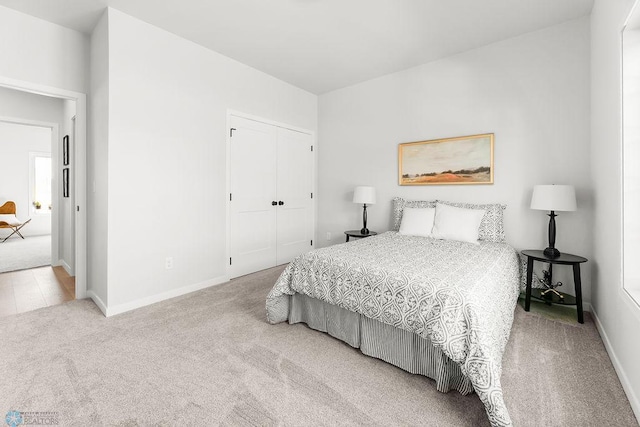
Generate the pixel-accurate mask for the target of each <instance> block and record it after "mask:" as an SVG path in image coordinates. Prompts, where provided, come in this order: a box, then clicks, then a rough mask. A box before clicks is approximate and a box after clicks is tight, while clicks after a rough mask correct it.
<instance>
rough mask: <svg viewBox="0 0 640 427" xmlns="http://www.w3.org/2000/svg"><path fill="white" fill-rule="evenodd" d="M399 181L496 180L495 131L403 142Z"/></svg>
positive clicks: (413, 182)
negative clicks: (494, 172)
mask: <svg viewBox="0 0 640 427" xmlns="http://www.w3.org/2000/svg"><path fill="white" fill-rule="evenodd" d="M398 184H400V185H440V184H493V134H492V133H485V134H481V135H471V136H459V137H456V138H445V139H433V140H430V141H418V142H405V143H402V144H399V145H398Z"/></svg>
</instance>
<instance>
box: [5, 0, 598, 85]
mask: <svg viewBox="0 0 640 427" xmlns="http://www.w3.org/2000/svg"><path fill="white" fill-rule="evenodd" d="M0 5H3V6H6V7H9V8H12V9H15V10H19V11H22V12H25V13H28V14H30V15H34V16H37V17H39V18H42V19H45V20H47V21H50V22H54V23H57V24H60V25H62V26H65V27H69V28H72V29H75V30H78V31H81V32H83V33H85V34H90V33H91V31H92V29H93V27H94V26H95V24H96V22H97V20H98V18H99V16H100V15H101V13H102V12H103V10H104V9H105V7H107V6H111V7H113V8H115V9H118V10H120V11H122V12H124V13H126V14H129V15H131V16H134V17H136V18H138V19H140V20H142V21H146V22H148V23H150V24H153V25H155V26H158V27H161V28H164V29H166V30H168V31H170V32H172V33H174V34H177V35H179V36H181V37H183V38H186V39H189V40H192V41H194V42H196V43H198V44H200V45H202V46H205V47H207V48H209V49H212V50H214V51H216V52H219V53H221V54H223V55H226V56H228V57H231V58H233V59H236V60H238V61H240V62H242V63H245V64H247V65H250V66H252V67H254V68H256V69H258V70H261V71H263V72H265V73H268V74H270V75H272V76H274V77H277V78H279V79H281V80H284V81H286V82H288V83H291V84H293V85H295V86H298V87H300V88H302V89H305V90H307V91H309V92H312V93H315V94H322V93H325V92H329V91H332V90H335V89H339V88H342V87H346V86H349V85H352V84H355V83H359V82H362V81H365V80H369V79H372V78H375V77H379V76H383V75H385V74H389V73H392V72H395V71H400V70H404V69H407V68H410V67H413V66H416V65H419V64H423V63H426V62H429V61H433V60H436V59H439V58H443V57H446V56H450V55H453V54H456V53H459V52H463V51H466V50H470V49H474V48H476V47H479V46H483V45H487V44H490V43H493V42H496V41H498V40H503V39H506V38H510V37H514V36H517V35H519V34H523V33H527V32H530V31H535V30H537V29H540V28H544V27H547V26H550V25H554V24H558V23H561V22H565V21H568V20H572V19H575V18H578V17H581V16H585V15H588V14H589V13H590V12H591V8H592V6H593V0H226V1H223V0H0Z"/></svg>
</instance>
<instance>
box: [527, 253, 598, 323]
mask: <svg viewBox="0 0 640 427" xmlns="http://www.w3.org/2000/svg"><path fill="white" fill-rule="evenodd" d="M522 255H524V256H526V257H527V292H526V296H525V299H524V311H529V308H530V306H531V296H532V295H531V294H532V289H531V285H532V283H531V282H532V280H533V262H534V261H541V262H546V263H548V264H551V265H554V264H558V265H571V266H573V283H574V285H575V288H576V297H575V298H573V297H572V296H571V295H567V294H564V293H562V292H558V293H559V294H561V295H562V297H561V298H559V297H554V295H553V294H551V296H550V297H547V296H546V295H545V296H542V295H541V294H540V291H539V290H538V289H536V290H535V295H533V297H534V298H536V299H539V300H541V301H544V302H547V303H553V304H563V305H575V306H576V308H577V309H578V310H577V311H578V322H580V323H584V315H583V312H582V282H581V280H580V264H582V263H583V262H587V259H586V258H583V257H581V256H578V255H572V254H563V253H561V254H560V256H559V257H556V258H549V257H548V256H546V255H545V254H544V252H543V251H539V250H531V249H528V250H526V251H522Z"/></svg>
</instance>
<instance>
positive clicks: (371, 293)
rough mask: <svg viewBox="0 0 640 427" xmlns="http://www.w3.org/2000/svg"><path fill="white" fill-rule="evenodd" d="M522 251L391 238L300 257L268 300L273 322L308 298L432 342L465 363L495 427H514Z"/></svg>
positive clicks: (398, 236) (500, 246) (391, 235)
mask: <svg viewBox="0 0 640 427" xmlns="http://www.w3.org/2000/svg"><path fill="white" fill-rule="evenodd" d="M519 285H520V267H519V258H518V255H517V252H516V251H515V250H514V249H513V248H512V247H511V246H509V245H507V244H505V243H489V242H482V243H480V244H479V245H474V244H470V243H463V242H455V241H445V240H436V239H431V238H425V237H414V236H404V235H401V234H398V233H397V232H387V233H383V234H381V235H378V236H372V237H369V238H366V239H361V240H358V241H355V242H351V243H345V244H341V245H336V246H332V247H328V248H323V249H318V250H314V251H311V252H308V253H306V254H304V255H301V256H299V257H297V258H296V259H294V260H293V261H292V262H291V263H290V264H289V265H288V266H287V268H286V269H285V271H284V272H283V273H282V275H281V276H280V278H279V279H278V281H277V282H276V284H275V286H274V287H273V289H272V290H271V292H270V293H269V295H268V296H267V318H268V320H269V322H270V323H279V322H283V321H285V320H287V316H288V304H289V297H288V296H289V295H292V294H294V293H296V292H297V293H301V294H305V295H308V296H310V297H313V298H316V299H319V300H322V301H325V302H327V303H330V304H334V305H337V306H340V307H342V308H345V309H347V310H351V311H354V312H357V313H360V314H363V315H364V316H367V317H369V318H371V319H376V320H378V321H380V322H383V323H386V324H389V325H393V326H395V327H398V328H401V329H405V330H408V331H411V332H415V333H416V334H418V335H420V336H422V337H428V338H429V339H430V340H431V342H432V343H433V345H435V346H437V347H440V348H442V350H443V352H444V353H445V354H446V355H447V356H448V357H449V358H451V359H452V360H453V361H455V362H456V363H458V364H459V365H460V367H461V369H462V372H463V373H464V374H465V375H467V376H468V377H469V379H470V380H471V382H472V384H473V386H474V389H475V391H476V393H477V394H478V396H479V397H480V399H481V401H482V402H483V403H484V405H485V408H486V411H487V415H488V417H489V420H490V422H491V424H492V425H494V426H509V425H511V419H510V417H509V414H508V412H507V408H506V407H505V404H504V400H503V397H502V388H501V385H500V375H501V371H502V366H501V365H502V354H503V353H504V349H505V346H506V343H507V340H508V339H509V333H510V331H511V325H512V323H513V314H514V308H515V304H516V301H517V299H518V294H519Z"/></svg>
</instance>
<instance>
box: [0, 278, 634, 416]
mask: <svg viewBox="0 0 640 427" xmlns="http://www.w3.org/2000/svg"><path fill="white" fill-rule="evenodd" d="M280 271H281V269H280V268H277V269H271V270H267V271H264V272H260V273H256V274H253V275H249V276H245V277H243V278H240V279H237V280H234V281H232V282H230V283H228V284H224V285H221V286H217V287H214V288H209V289H206V290H203V291H199V292H195V293H192V294H189V295H185V296H182V297H179V298H175V299H172V300H170V301H165V302H162V303H159V304H155V305H153V306H150V307H145V308H142V309H139V310H136V311H134V312H130V313H125V314H122V315H119V316H115V317H112V318H104V317H103V316H102V314H101V313H100V312H99V311H98V309H97V308H96V306H95V305H94V304H93V303H92V302H91V301H87V300H81V301H73V302H69V303H66V304H63V305H60V306H55V307H49V308H44V309H40V310H37V311H34V312H30V313H24V314H19V315H15V316H10V317H7V318H2V319H0V337H2V350H1V354H2V356H1V357H0V372H1V373H2V380H1V381H0V415H1V416H2V417H4V415H5V414H6V413H7V411H9V410H17V411H23V412H24V411H31V412H44V411H54V412H57V416H58V417H59V421H60V423H61V425H77V426H89V425H91V426H93V425H105V426H106V425H120V426H136V425H202V426H210V425H240V426H254V425H260V426H270V425H287V426H301V425H327V426H333V425H367V426H372V425H385V426H387V425H425V426H486V425H488V422H487V419H486V416H485V413H484V408H483V406H482V404H481V403H480V401H479V400H478V398H477V396H476V395H475V394H472V395H470V396H461V395H460V394H458V393H457V392H450V393H447V394H443V393H439V392H437V391H436V390H435V384H434V382H433V381H432V380H429V379H427V378H424V377H420V376H417V375H411V374H408V373H406V372H404V371H402V370H400V369H398V368H395V367H393V366H391V365H388V364H386V363H384V362H382V361H379V360H376V359H372V358H369V357H366V356H363V355H362V354H361V353H360V352H359V351H358V350H355V349H353V348H351V347H349V346H348V345H346V344H344V343H342V342H340V341H337V340H335V339H333V338H331V337H329V336H328V335H325V334H323V333H320V332H316V331H313V330H310V329H308V328H307V327H306V326H304V325H288V324H279V325H275V326H274V325H269V324H267V323H266V321H265V308H264V305H265V296H266V294H267V292H268V291H269V289H270V287H271V286H272V284H273V283H274V281H275V279H276V277H277V275H278V274H279V272H280ZM502 381H503V389H504V394H505V400H506V403H507V405H508V407H509V408H510V412H511V416H512V418H513V420H514V424H515V425H516V426H610V425H615V426H632V425H637V423H636V420H635V418H634V416H633V413H632V411H631V408H630V406H629V403H628V401H627V399H626V397H625V395H624V393H623V391H622V387H621V386H620V382H619V381H618V378H617V377H616V375H615V373H614V371H613V368H612V366H611V362H610V361H609V358H608V357H607V354H606V352H605V350H604V346H603V344H602V342H601V340H600V338H599V336H598V333H597V331H596V329H595V327H594V325H593V323H592V321H591V318H590V317H589V316H586V323H585V324H584V325H579V324H578V323H573V322H569V321H567V322H564V321H556V320H552V319H550V318H547V317H544V316H543V315H542V314H538V313H534V312H531V313H525V312H524V311H523V310H522V308H521V307H520V306H518V307H517V309H516V320H515V323H514V329H513V332H512V336H511V340H510V342H509V345H508V349H507V351H506V354H505V360H504V373H503V376H502ZM3 411H4V412H3Z"/></svg>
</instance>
